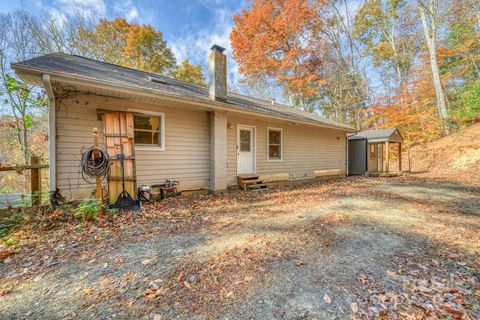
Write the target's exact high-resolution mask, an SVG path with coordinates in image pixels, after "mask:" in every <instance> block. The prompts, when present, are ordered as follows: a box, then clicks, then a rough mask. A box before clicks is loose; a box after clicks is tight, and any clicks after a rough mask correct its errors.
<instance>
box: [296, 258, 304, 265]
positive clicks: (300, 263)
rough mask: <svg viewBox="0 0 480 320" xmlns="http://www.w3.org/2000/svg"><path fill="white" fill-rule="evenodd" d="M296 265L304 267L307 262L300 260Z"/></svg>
mask: <svg viewBox="0 0 480 320" xmlns="http://www.w3.org/2000/svg"><path fill="white" fill-rule="evenodd" d="M295 264H296V265H297V266H303V265H304V264H305V261H303V260H302V259H298V260H297V261H295Z"/></svg>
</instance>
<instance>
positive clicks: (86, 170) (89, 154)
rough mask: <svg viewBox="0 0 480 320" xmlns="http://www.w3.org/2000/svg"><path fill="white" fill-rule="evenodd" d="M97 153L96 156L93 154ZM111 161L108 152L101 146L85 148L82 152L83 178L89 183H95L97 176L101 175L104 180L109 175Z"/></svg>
mask: <svg viewBox="0 0 480 320" xmlns="http://www.w3.org/2000/svg"><path fill="white" fill-rule="evenodd" d="M94 152H95V153H96V156H95V157H94V156H93V154H94ZM109 165H110V162H109V157H108V153H107V152H106V151H104V150H102V149H100V148H99V147H90V148H88V149H87V150H85V151H84V152H83V154H82V160H81V164H80V166H81V169H82V178H83V180H85V181H86V182H87V183H91V184H93V183H95V180H93V181H91V179H95V178H96V177H101V178H102V180H103V179H105V177H106V176H107V175H108V171H109V170H108V168H109Z"/></svg>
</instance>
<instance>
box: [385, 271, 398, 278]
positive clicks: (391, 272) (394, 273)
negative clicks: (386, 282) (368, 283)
mask: <svg viewBox="0 0 480 320" xmlns="http://www.w3.org/2000/svg"><path fill="white" fill-rule="evenodd" d="M396 275H397V273H396V272H393V271H387V276H390V277H394V276H396Z"/></svg>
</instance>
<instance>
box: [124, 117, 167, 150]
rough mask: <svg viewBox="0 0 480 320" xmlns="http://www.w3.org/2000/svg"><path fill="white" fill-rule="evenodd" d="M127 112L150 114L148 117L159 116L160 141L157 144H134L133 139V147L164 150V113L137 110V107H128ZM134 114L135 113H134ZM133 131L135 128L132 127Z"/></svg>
mask: <svg viewBox="0 0 480 320" xmlns="http://www.w3.org/2000/svg"><path fill="white" fill-rule="evenodd" d="M128 112H133V113H137V114H140V115H142V116H146V117H148V116H150V117H158V118H160V131H159V134H160V143H159V145H158V146H154V145H142V144H136V143H135V141H134V145H135V149H137V150H152V151H165V140H166V139H165V113H164V112H156V111H148V110H139V109H130V108H128ZM134 116H135V115H134ZM133 130H134V131H135V128H133Z"/></svg>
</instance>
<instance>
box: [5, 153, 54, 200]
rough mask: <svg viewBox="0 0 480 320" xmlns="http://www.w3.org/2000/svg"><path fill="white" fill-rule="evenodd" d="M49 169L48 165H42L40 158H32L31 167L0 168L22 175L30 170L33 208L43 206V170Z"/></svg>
mask: <svg viewBox="0 0 480 320" xmlns="http://www.w3.org/2000/svg"><path fill="white" fill-rule="evenodd" d="M46 168H48V164H41V160H40V157H35V156H34V157H31V161H30V165H21V166H4V167H0V172H2V171H16V172H17V173H19V174H21V173H22V172H23V171H25V170H30V171H31V174H30V193H31V194H32V206H38V205H41V204H42V200H43V199H42V170H41V169H46Z"/></svg>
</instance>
